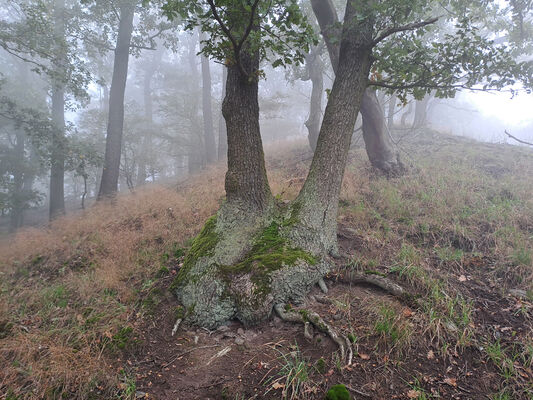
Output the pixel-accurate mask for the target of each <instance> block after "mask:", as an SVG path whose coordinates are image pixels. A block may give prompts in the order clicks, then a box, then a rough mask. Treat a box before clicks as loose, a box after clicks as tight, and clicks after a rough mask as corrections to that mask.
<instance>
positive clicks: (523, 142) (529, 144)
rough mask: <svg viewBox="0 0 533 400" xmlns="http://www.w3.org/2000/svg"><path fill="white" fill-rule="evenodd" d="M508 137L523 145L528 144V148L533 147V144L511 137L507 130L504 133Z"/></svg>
mask: <svg viewBox="0 0 533 400" xmlns="http://www.w3.org/2000/svg"><path fill="white" fill-rule="evenodd" d="M504 132H505V134H506V135H507V136H509V137H510V138H511V139H514V140H516V141H517V142H520V143H522V144H527V145H528V146H533V143H529V142H526V141H525V140H521V139H518V138H517V137H515V136H513V135H511V134H510V133H509V132H507V130H505V131H504Z"/></svg>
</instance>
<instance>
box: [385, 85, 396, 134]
mask: <svg viewBox="0 0 533 400" xmlns="http://www.w3.org/2000/svg"><path fill="white" fill-rule="evenodd" d="M397 101H398V97H397V96H396V95H395V94H393V95H392V96H391V98H390V99H389V108H388V110H387V127H388V128H389V132H390V131H392V129H393V128H394V115H395V114H396V102H397Z"/></svg>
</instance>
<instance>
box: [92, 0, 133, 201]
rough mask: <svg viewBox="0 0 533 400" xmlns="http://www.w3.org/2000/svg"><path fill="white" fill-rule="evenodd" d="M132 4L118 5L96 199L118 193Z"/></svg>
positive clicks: (131, 26) (125, 2) (124, 2)
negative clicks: (115, 40)
mask: <svg viewBox="0 0 533 400" xmlns="http://www.w3.org/2000/svg"><path fill="white" fill-rule="evenodd" d="M134 12H135V5H134V4H132V3H131V2H129V1H126V0H123V1H122V2H121V4H120V23H119V27H118V35H117V45H116V48H115V59H114V62H113V77H112V78H111V90H110V94H109V116H108V123H107V137H106V146H105V156H104V170H103V173H102V182H101V183H100V192H99V193H98V199H102V198H105V197H109V196H113V195H114V194H115V193H116V192H117V190H118V178H119V173H120V156H121V150H122V131H123V127H124V93H125V91H126V81H127V78H128V62H129V56H130V43H131V33H132V30H133V15H134Z"/></svg>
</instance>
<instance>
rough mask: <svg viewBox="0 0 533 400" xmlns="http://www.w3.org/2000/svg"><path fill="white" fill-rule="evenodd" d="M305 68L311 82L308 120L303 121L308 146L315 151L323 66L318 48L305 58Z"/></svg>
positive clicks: (322, 87)
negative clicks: (306, 132)
mask: <svg viewBox="0 0 533 400" xmlns="http://www.w3.org/2000/svg"><path fill="white" fill-rule="evenodd" d="M305 66H306V68H307V74H308V78H309V80H311V85H312V89H311V103H310V107H309V118H308V119H307V121H305V126H306V127H307V131H308V135H307V138H308V140H309V146H311V149H312V150H313V151H315V149H316V142H317V140H318V134H319V132H320V121H321V119H322V95H323V93H324V76H323V74H324V64H323V63H322V60H321V58H320V48H319V47H317V46H315V47H313V48H312V49H311V52H310V53H309V54H307V56H306V57H305Z"/></svg>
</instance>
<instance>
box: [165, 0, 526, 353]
mask: <svg viewBox="0 0 533 400" xmlns="http://www.w3.org/2000/svg"><path fill="white" fill-rule="evenodd" d="M165 9H166V12H167V14H169V15H171V16H172V15H175V14H177V13H181V15H184V16H185V17H186V18H187V20H188V24H189V25H190V26H194V25H200V26H201V28H202V30H204V32H207V33H209V34H210V35H211V39H212V40H211V41H210V45H209V46H206V47H204V52H207V53H208V54H210V55H211V56H212V57H215V58H217V59H218V60H220V61H224V62H226V64H227V65H228V80H227V88H226V98H225V99H224V104H223V114H224V118H225V120H226V125H227V133H228V171H227V173H226V181H225V188H226V201H225V203H224V204H223V205H222V206H221V208H220V210H219V211H218V213H217V215H216V216H213V217H212V218H210V219H209V220H208V221H207V223H206V224H205V226H204V228H203V229H202V231H201V232H200V234H199V235H198V236H197V237H196V238H195V239H194V241H193V242H192V245H191V249H190V251H189V253H188V254H187V257H186V259H185V261H184V264H183V267H182V268H181V269H180V271H179V273H178V275H177V277H176V279H175V281H174V283H173V290H174V291H175V293H176V295H177V296H178V298H179V299H180V301H181V302H182V303H183V305H184V306H185V310H186V311H187V315H186V316H187V318H189V319H190V320H191V321H193V322H196V323H198V324H201V325H203V326H206V327H210V328H213V327H216V326H218V325H219V324H221V323H223V322H225V321H226V320H228V319H231V318H238V319H239V320H241V321H242V322H243V323H244V324H246V325H249V324H254V323H256V322H258V321H260V320H263V319H265V318H267V317H268V316H269V314H270V313H271V311H272V310H273V309H274V308H275V309H276V311H278V313H279V314H280V315H282V316H283V315H285V314H284V311H283V304H285V303H288V302H291V303H297V302H299V301H301V300H302V299H303V297H304V296H305V295H306V293H307V292H308V291H309V289H310V287H311V286H312V285H313V284H315V283H317V282H318V283H319V282H321V280H322V278H323V276H324V275H325V274H326V273H327V272H328V271H329V269H330V268H331V261H330V259H329V256H330V255H331V256H337V255H338V250H337V236H336V234H337V222H336V219H337V210H338V200H339V193H340V189H341V183H342V179H343V175H344V170H345V166H346V161H347V154H348V150H349V147H350V141H351V137H352V134H353V131H354V126H355V121H356V118H357V114H358V112H359V107H360V105H361V102H362V100H363V96H364V94H365V91H366V90H367V87H368V86H369V85H374V86H378V87H382V88H386V89H389V90H399V89H401V88H403V90H404V92H402V93H401V94H400V96H405V95H406V93H409V92H411V93H413V92H414V93H416V95H417V96H418V97H420V96H421V95H422V94H423V93H427V92H428V91H430V90H433V89H435V88H437V89H436V94H437V95H440V96H446V95H453V94H454V93H455V91H456V90H457V89H458V88H460V87H473V85H475V84H476V83H477V82H479V81H480V80H483V79H485V80H486V81H488V80H489V79H493V78H495V77H497V78H496V79H494V80H492V81H491V85H492V86H493V87H502V86H503V85H505V84H507V83H510V82H514V80H515V79H516V77H521V76H523V75H522V73H523V72H524V71H525V70H527V69H528V68H529V67H528V66H527V65H523V64H520V65H519V64H516V63H514V62H513V60H512V59H510V57H508V53H507V51H506V50H505V49H501V50H499V49H495V48H494V47H493V46H492V43H490V42H489V41H487V40H485V39H484V38H482V37H480V36H479V35H478V34H477V33H476V31H475V29H473V28H472V26H471V21H470V19H469V20H468V21H462V22H460V23H459V24H458V26H457V29H456V32H454V34H450V35H449V36H448V37H447V40H446V41H445V42H442V43H439V45H437V46H436V48H432V46H427V47H424V45H423V44H422V43H421V42H420V41H417V40H416V38H417V37H418V35H420V33H421V32H424V31H425V30H427V29H430V26H431V24H433V23H434V22H435V21H436V20H437V18H436V17H434V16H433V15H432V11H433V9H432V5H431V4H429V3H428V2H426V1H416V0H415V1H414V2H413V1H409V2H405V1H400V0H397V1H393V2H384V3H379V4H376V3H375V2H361V3H359V2H353V1H347V2H346V10H345V13H344V20H343V23H342V29H341V33H340V36H339V38H338V43H339V46H338V47H339V49H338V52H331V54H332V55H333V56H334V57H337V61H336V65H337V67H336V74H335V81H334V83H333V87H332V89H331V93H330V95H329V99H328V103H327V106H326V109H325V112H324V118H323V121H322V126H321V129H320V134H319V137H318V142H317V147H316V151H315V153H314V157H313V161H312V163H311V166H310V169H309V173H308V176H307V178H306V180H305V183H304V185H303V188H302V190H301V191H300V193H299V195H298V197H297V198H296V200H294V201H293V202H291V203H289V204H278V203H277V202H276V201H275V200H274V199H273V197H272V195H271V192H270V188H269V186H268V181H267V177H266V172H265V165H264V159H263V151H262V144H261V137H260V132H259V124H258V105H257V80H258V78H259V77H260V76H261V71H260V70H259V60H260V59H261V58H263V59H264V58H267V57H271V61H272V64H273V65H274V66H276V65H286V64H288V63H289V62H290V61H298V62H301V61H302V59H303V57H304V53H305V52H307V51H308V48H309V44H310V43H309V37H311V34H310V33H309V32H308V28H309V25H308V24H307V23H306V22H305V19H304V18H303V17H302V15H301V13H300V12H299V9H298V6H297V4H296V2H285V1H275V2H266V1H265V2H262V1H260V0H255V1H253V2H251V3H243V2H241V1H238V0H235V1H225V2H224V5H223V6H222V5H217V4H216V3H215V2H214V1H212V0H206V2H200V4H198V2H193V1H178V0H176V1H171V2H169V3H168V4H167V6H166V7H165ZM450 18H452V19H453V18H455V16H453V17H450ZM273 37H274V38H275V40H274V39H272V38H273ZM315 44H316V42H315ZM326 44H328V42H326ZM329 44H330V45H332V44H334V42H332V41H329ZM406 46H407V47H409V46H411V47H415V48H418V47H419V46H422V47H423V51H422V48H419V49H418V50H419V51H417V52H415V53H414V55H415V56H416V57H417V59H416V60H417V64H416V65H414V66H412V65H410V64H409V63H407V62H406V58H407V57H410V56H411V55H412V54H413V53H410V52H407V53H404V51H405V50H404V49H405V47H406ZM267 49H268V51H267ZM480 49H481V50H482V51H481V53H480V52H479V50H480ZM485 51H491V55H494V58H493V62H494V64H492V65H490V66H488V65H487V64H486V63H484V62H483V57H481V55H482V54H483V55H486V53H485ZM391 55H394V58H393V59H391V58H390V56H391ZM459 61H461V68H460V69H455V70H450V63H451V64H452V65H456V64H458V63H459ZM418 62H419V63H420V64H421V65H422V67H420V66H419V65H418ZM402 65H403V67H402ZM397 69H401V71H400V73H398V74H397V75H396V74H395V71H396V70H397ZM428 69H429V72H428ZM505 71H510V72H505ZM406 72H409V73H406ZM465 76H466V79H465ZM378 79H379V80H378ZM294 318H296V317H294ZM299 319H300V321H305V322H311V323H314V324H315V326H317V327H319V329H320V327H321V326H322V327H323V325H322V324H321V323H320V322H319V321H320V320H318V319H317V318H315V316H313V317H312V318H310V319H307V320H305V318H304V317H302V316H301V315H300V317H299ZM323 329H325V328H323ZM326 330H327V329H326ZM327 331H328V333H330V334H331V332H329V330H327ZM331 336H332V337H336V336H335V335H333V334H331ZM337 339H338V338H337ZM341 342H342V341H341ZM338 343H340V342H338ZM340 345H342V343H340Z"/></svg>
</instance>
